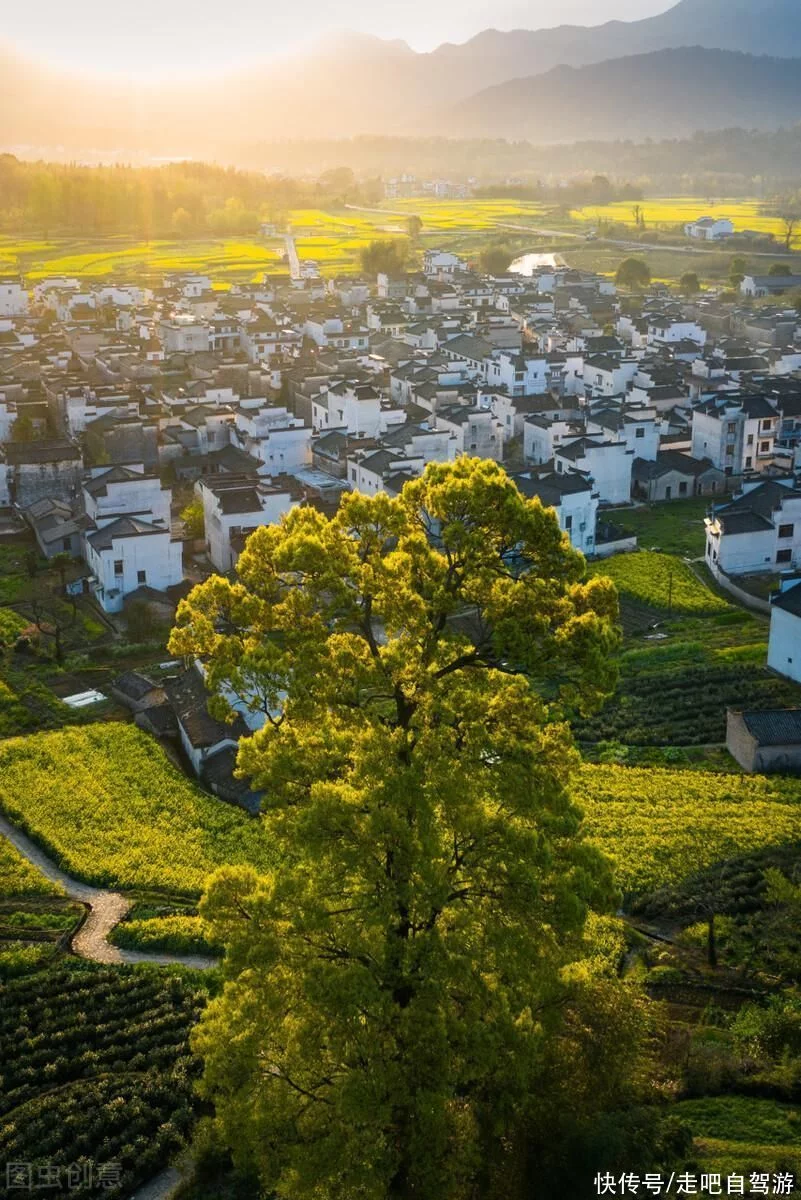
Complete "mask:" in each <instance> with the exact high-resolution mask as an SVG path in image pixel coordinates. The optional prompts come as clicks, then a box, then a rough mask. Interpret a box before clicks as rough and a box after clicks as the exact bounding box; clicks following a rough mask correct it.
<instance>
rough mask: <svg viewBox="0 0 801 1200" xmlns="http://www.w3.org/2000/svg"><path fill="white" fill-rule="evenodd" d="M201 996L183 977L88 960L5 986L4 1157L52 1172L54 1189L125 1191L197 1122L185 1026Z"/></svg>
mask: <svg viewBox="0 0 801 1200" xmlns="http://www.w3.org/2000/svg"><path fill="white" fill-rule="evenodd" d="M205 1000H206V992H205V991H204V990H203V988H202V987H201V986H200V984H198V983H195V982H193V983H191V984H190V983H187V982H185V981H184V979H183V978H182V977H181V976H179V975H177V974H168V973H165V972H158V971H153V970H148V969H141V968H139V969H130V968H123V967H117V968H114V969H110V968H102V967H95V966H93V965H91V964H86V963H83V964H81V963H78V964H63V965H61V966H59V967H57V968H54V969H52V970H49V971H46V972H44V971H37V972H34V973H32V974H29V975H27V976H26V977H24V978H22V979H17V980H13V981H11V982H9V983H6V984H4V985H0V1012H2V1017H1V1018H0V1061H1V1062H2V1064H3V1097H2V1101H1V1102H0V1115H2V1129H0V1157H1V1158H2V1159H3V1160H4V1161H6V1162H9V1163H22V1164H26V1165H27V1164H30V1165H31V1171H32V1178H33V1179H34V1180H35V1179H36V1177H37V1169H38V1165H39V1164H49V1166H50V1167H51V1169H53V1168H55V1169H57V1171H58V1173H59V1176H60V1179H61V1180H63V1187H64V1190H63V1191H62V1190H59V1192H58V1194H59V1195H66V1194H73V1193H74V1194H76V1195H81V1196H83V1197H85V1198H86V1200H91V1198H93V1197H96V1196H106V1197H109V1198H111V1200H113V1198H115V1197H116V1198H118V1200H121V1198H122V1197H125V1196H130V1195H131V1194H132V1190H133V1189H134V1188H135V1187H136V1186H138V1184H139V1183H141V1182H143V1181H144V1180H147V1179H149V1178H150V1177H152V1176H153V1175H155V1174H156V1173H157V1172H158V1171H159V1170H160V1168H161V1167H162V1166H164V1165H165V1164H166V1162H167V1160H168V1159H169V1157H170V1156H171V1155H173V1154H174V1153H175V1152H176V1151H177V1150H179V1149H180V1148H181V1146H182V1145H183V1144H184V1142H185V1139H186V1137H187V1135H188V1133H189V1131H190V1129H191V1126H192V1124H193V1122H194V1117H195V1111H194V1110H195V1100H194V1098H193V1095H192V1080H193V1078H194V1076H195V1075H196V1074H197V1072H198V1068H199V1064H198V1063H197V1061H196V1060H195V1059H194V1058H193V1056H192V1054H191V1052H190V1050H189V1046H188V1035H189V1030H190V1028H191V1027H192V1025H193V1024H194V1023H195V1021H196V1020H197V1018H198V1016H199V1014H200V1011H201V1009H202V1007H203V1005H204V1003H205ZM70 1171H72V1172H73V1175H72V1179H73V1184H74V1186H72V1187H69V1188H68V1187H67V1179H68V1172H70ZM79 1185H80V1187H79ZM26 1190H27V1189H26Z"/></svg>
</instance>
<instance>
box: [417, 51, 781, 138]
mask: <svg viewBox="0 0 801 1200" xmlns="http://www.w3.org/2000/svg"><path fill="white" fill-rule="evenodd" d="M798 121H801V60H799V59H789V58H756V57H754V56H753V55H747V54H735V53H731V52H729V51H724V50H704V49H702V48H700V47H692V48H689V49H678V50H660V51H657V52H656V53H654V54H641V55H635V56H632V57H630V58H622V59H613V60H611V61H609V62H603V63H596V64H594V65H592V66H587V67H580V68H576V67H564V66H563V67H556V68H554V69H553V70H552V71H547V72H546V73H545V74H543V75H536V76H534V77H533V78H528V79H515V80H512V81H511V82H509V83H503V84H498V85H496V86H495V87H491V88H487V89H485V90H484V91H482V92H479V93H478V94H477V95H475V96H472V97H471V98H470V99H468V100H466V101H462V102H461V103H460V104H457V105H455V106H453V107H452V108H451V109H449V110H448V111H446V112H443V113H441V114H438V116H437V118H436V120H435V121H434V126H435V130H436V132H438V133H444V134H448V135H449V136H452V137H505V138H510V139H517V138H525V139H527V140H529V141H536V142H540V143H548V142H575V141H580V140H583V139H598V140H603V139H613V138H619V139H632V140H637V139H643V138H672V137H686V136H688V135H690V134H692V133H694V132H696V131H699V130H711V129H728V128H732V127H734V126H742V127H745V128H748V129H765V130H766V129H776V128H778V127H779V126H782V125H793V124H795V123H796V122H798Z"/></svg>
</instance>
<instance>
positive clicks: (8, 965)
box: [0, 939, 54, 1146]
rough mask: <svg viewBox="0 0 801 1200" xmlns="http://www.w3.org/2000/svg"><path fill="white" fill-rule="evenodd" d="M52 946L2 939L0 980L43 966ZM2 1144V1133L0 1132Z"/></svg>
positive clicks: (51, 950)
mask: <svg viewBox="0 0 801 1200" xmlns="http://www.w3.org/2000/svg"><path fill="white" fill-rule="evenodd" d="M53 954H54V951H53V947H52V945H50V944H49V943H48V942H28V941H14V940H13V939H12V940H10V941H2V942H0V981H2V980H8V979H19V978H21V977H22V976H24V975H29V974H30V973H31V972H32V971H36V970H37V969H38V968H39V967H42V966H44V965H45V964H46V963H47V962H48V960H49V959H52V958H53ZM0 1146H2V1134H0Z"/></svg>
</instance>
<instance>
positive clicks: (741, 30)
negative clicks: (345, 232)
mask: <svg viewBox="0 0 801 1200" xmlns="http://www.w3.org/2000/svg"><path fill="white" fill-rule="evenodd" d="M797 7H798V6H797V0H680V3H678V4H677V5H675V6H674V7H673V8H671V9H670V10H669V11H668V12H666V13H662V14H661V15H659V16H656V17H650V18H648V19H646V20H641V21H632V22H621V21H613V22H609V23H607V24H605V25H600V26H597V27H594V28H587V27H583V26H560V27H558V28H556V29H543V30H537V31H527V30H515V31H511V32H499V31H497V30H485V31H484V32H483V33H480V34H478V35H477V36H476V37H474V38H472V39H470V40H469V41H468V42H465V43H464V44H462V45H452V44H445V45H442V46H440V47H439V48H438V49H436V50H434V51H432V52H430V53H426V54H419V53H416V52H415V51H413V50H412V49H410V47H409V46H408V45H407V44H406V43H405V42H403V41H385V40H382V39H380V38H376V37H371V36H366V35H363V34H353V33H348V34H342V35H340V36H338V37H330V38H325V39H322V40H321V41H319V42H318V43H317V44H316V45H314V46H312V48H310V49H307V50H305V51H304V52H303V53H297V54H295V55H289V56H287V57H285V58H283V59H279V60H271V61H269V62H267V63H265V65H264V66H263V67H260V68H258V69H257V70H247V71H237V72H236V73H227V72H226V70H225V68H224V66H222V65H221V68H220V72H219V75H218V76H217V77H211V76H210V77H206V78H202V79H201V78H199V79H198V81H197V83H196V84H192V85H187V84H186V83H184V84H181V85H179V84H178V83H175V84H160V85H155V84H150V85H145V84H141V83H137V84H131V83H127V84H126V83H121V82H117V81H113V82H111V83H109V81H108V80H107V79H105V80H102V79H92V78H90V77H88V76H81V77H74V76H70V75H69V74H68V73H66V72H64V71H57V70H54V69H52V68H49V67H45V66H42V65H39V64H37V63H35V62H29V61H26V60H25V59H24V58H21V57H20V56H19V55H17V54H16V53H15V52H14V51H13V48H12V47H3V46H2V45H0V151H2V150H3V149H7V150H13V151H16V152H21V153H24V154H25V155H26V156H31V155H32V154H34V153H42V154H43V156H50V157H54V156H62V157H63V156H69V155H70V154H79V155H80V156H81V157H86V158H91V157H104V158H106V159H108V158H109V157H110V156H112V155H114V156H116V157H127V158H130V157H131V156H132V155H133V156H137V155H141V156H142V157H147V156H162V155H171V156H194V157H207V158H215V159H217V160H220V161H231V160H232V150H231V147H232V144H233V145H235V144H236V142H237V141H240V140H242V141H244V140H250V141H255V140H269V139H271V138H279V139H282V140H283V139H286V138H291V137H327V138H344V137H351V136H354V135H358V134H414V135H417V136H420V135H425V134H428V133H430V132H431V120H432V114H436V115H437V116H436V119H437V122H438V124H441V123H442V119H443V117H444V115H445V114H450V110H452V109H455V110H456V111H455V112H454V113H453V114H452V120H453V127H454V128H456V129H469V128H473V127H476V128H477V127H480V128H481V130H482V131H483V132H485V133H489V134H490V135H491V136H503V135H504V133H506V132H507V131H509V130H511V128H512V125H513V123H512V122H511V121H510V119H509V115H508V110H510V109H512V108H513V107H514V104H515V102H516V99H517V102H519V103H527V95H528V91H527V88H528V87H530V88H531V89H532V94H534V95H541V94H542V93H541V92H540V91H539V90H538V89H539V87H540V86H541V85H536V86H535V85H533V84H531V85H526V86H524V85H523V84H522V83H521V82H520V81H521V80H523V79H531V78H532V77H535V76H540V75H542V74H543V73H545V72H549V71H553V70H555V69H556V68H564V67H573V68H582V67H588V66H590V65H593V64H599V63H602V62H605V61H608V60H620V59H624V58H631V57H636V56H640V55H644V54H652V53H655V52H659V51H664V50H666V49H675V48H680V47H687V46H702V47H705V48H708V49H719V50H726V51H729V52H747V53H749V54H752V55H769V56H774V57H776V58H781V59H785V60H786V59H791V58H794V57H799V58H801V22H799V21H798V20H797V15H798V14H797ZM618 69H619V68H615V70H618ZM690 69H691V67H690V66H688V70H690ZM706 69H707V67H706V65H705V66H704V71H706ZM742 70H743V71H744V72H745V74H746V75H754V76H755V81H754V82H753V83H752V84H749V85H748V86H747V87H746V89H745V93H744V94H743V95H739V93H740V92H741V88H740V83H741V80H740V78H739V75H738V76H737V78H736V80H734V81H733V80H732V78H731V77H729V78H728V81H727V82H726V77H725V76H724V78H723V79H722V80H721V82H720V84H719V86H720V87H723V86H727V87H731V88H732V89H733V95H734V97H735V99H733V100H732V104H731V106H730V107H729V108H727V106H726V105H724V104H723V102H722V99H721V97H720V96H719V95H718V94H716V91H715V88H716V86H717V85H716V79H715V78H714V76H715V72H714V71H713V78H712V79H711V80H710V81H709V96H708V97H707V93H706V91H705V89H704V86H703V85H706V83H707V80H706V79H705V78H704V79H698V80H693V81H691V82H692V83H693V89H692V91H691V96H692V105H695V106H696V107H697V113H696V114H695V115H694V113H693V108H692V105H691V104H690V96H689V95H688V96H687V97H686V99H687V103H686V104H685V105H684V107H683V109H682V113H681V119H679V115H678V114H676V113H675V112H673V111H671V108H670V107H667V105H668V104H669V105H670V106H672V104H673V93H668V94H667V95H666V96H665V97H664V102H665V105H666V107H665V108H663V109H662V110H661V113H660V116H661V117H662V118H663V121H662V122H661V124H664V123H665V122H666V123H667V124H669V125H670V126H671V129H670V130H669V131H668V130H667V129H662V128H660V122H654V121H652V120H651V121H648V122H646V121H645V120H643V121H641V122H640V124H639V125H638V124H637V121H636V120H635V119H634V115H633V114H632V108H633V107H634V106H631V105H629V104H628V103H627V102H623V103H621V104H619V105H617V106H615V105H614V104H611V103H609V102H607V101H604V104H603V111H602V112H601V113H599V112H596V110H595V102H594V97H593V103H592V105H591V106H590V109H589V112H591V113H593V116H594V120H593V122H591V123H589V124H588V123H587V122H584V123H580V122H579V121H578V119H577V112H576V106H575V105H574V104H573V103H572V97H571V96H570V95H566V94H565V93H566V91H567V90H568V89H570V88H571V87H572V86H573V77H572V76H570V75H566V74H565V73H564V72H562V74H558V75H553V76H551V77H550V79H549V82H548V84H547V85H545V86H546V87H547V88H549V89H553V88H557V89H559V90H558V92H557V93H556V94H557V95H558V97H559V105H558V111H555V107H554V105H553V104H552V103H550V104H549V107H548V119H547V124H548V125H549V126H551V125H552V124H553V129H552V130H551V131H550V132H549V136H548V137H546V138H542V137H541V136H539V135H537V136H533V133H536V131H532V130H531V129H530V127H529V126H528V125H527V124H525V123H523V127H524V129H525V132H526V134H527V135H528V136H530V137H532V140H537V141H543V140H544V141H556V140H559V139H561V138H565V139H566V140H571V139H573V138H576V137H582V138H583V137H589V136H597V131H598V130H599V129H600V128H603V129H604V131H605V133H608V132H611V133H612V134H614V135H615V136H617V135H618V132H619V131H618V130H617V128H615V127H614V122H616V121H617V120H618V119H620V120H621V121H622V120H624V119H626V118H628V124H627V126H626V128H627V132H626V135H625V136H633V135H634V132H636V131H637V130H643V129H645V130H646V131H647V133H648V134H649V135H650V134H654V135H655V136H659V135H660V133H662V132H664V133H665V134H666V135H668V133H669V134H670V135H673V134H674V133H675V132H676V130H677V129H680V130H682V131H688V132H693V131H694V130H695V129H698V128H707V129H708V128H720V127H728V126H731V125H734V124H736V123H737V122H738V121H740V122H741V123H743V124H745V125H747V126H756V127H759V128H765V127H771V126H772V125H775V124H776V123H777V121H776V119H775V116H776V112H777V111H778V113H779V114H780V119H781V120H785V119H787V118H786V111H787V108H788V105H786V104H782V103H780V102H779V101H778V100H777V98H776V97H775V95H774V92H775V86H774V84H775V82H776V81H775V80H773V79H772V78H771V75H772V74H773V73H774V72H775V71H776V70H777V69H776V68H771V67H769V66H768V65H766V64H762V66H761V67H757V66H753V67H747V66H746V65H745V64H743V66H742ZM760 71H761V72H762V73H763V74H762V76H759V73H760ZM779 73H780V74H781V73H783V71H782V69H779ZM757 76H759V77H760V78H764V83H765V86H766V87H767V90H768V95H767V96H766V98H765V102H764V104H762V105H760V104H758V103H757V101H758V97H757V96H756V95H755V92H756V91H757V90H758V86H759V84H758V82H757V81H756V77H757ZM579 78H580V80H583V79H584V78H587V79H590V78H591V77H584V76H580V77H579ZM512 81H514V82H512ZM733 82H736V85H737V86H736V88H734V87H733ZM504 84H508V85H509V87H510V89H511V90H510V92H509V93H508V98H507V99H505V98H504V97H503V96H496V95H491V96H488V94H487V89H491V88H494V87H497V86H499V85H504ZM629 85H631V86H633V80H629V79H628V78H625V79H624V80H623V83H622V84H621V85H619V86H618V92H619V93H621V92H622V91H623V88H624V86H629ZM674 85H675V81H674ZM581 86H583V83H582V84H581ZM653 95H654V100H657V99H660V97H659V91H658V89H656V88H655V89H654V92H653ZM471 97H472V99H471ZM683 97H684V89H683V87H680V88H679V89H678V98H679V99H682V98H683ZM707 99H709V100H710V101H711V102H712V104H711V107H708V104H707ZM488 101H489V107H488V108H487V111H486V113H481V112H480V110H481V109H482V107H483V106H485V105H487V104H488ZM463 102H464V103H465V104H466V107H465V108H464V109H463V110H462V109H459V108H458V106H459V105H461V104H462V103H463ZM496 105H497V111H496ZM789 107H790V109H792V106H789ZM243 117H244V119H243ZM602 118H603V119H602ZM449 119H450V118H449ZM446 125H447V122H446ZM653 125H655V126H656V128H652V126H653ZM448 127H450V126H448ZM629 127H633V131H632V130H631V129H629ZM243 130H246V131H247V135H246V136H243V134H242V132H241V131H243ZM515 136H517V132H516V133H515ZM56 148H58V151H59V154H58V155H55V153H54V152H55V149H56Z"/></svg>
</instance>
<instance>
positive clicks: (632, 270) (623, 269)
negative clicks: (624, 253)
mask: <svg viewBox="0 0 801 1200" xmlns="http://www.w3.org/2000/svg"><path fill="white" fill-rule="evenodd" d="M615 282H616V283H617V284H618V285H619V286H620V287H629V288H646V287H648V284H649V283H650V282H651V268H650V267H649V266H648V263H647V262H645V261H644V259H642V258H624V259H623V262H622V263H621V264H620V266H619V267H618V269H617V275H616V277H615Z"/></svg>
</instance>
